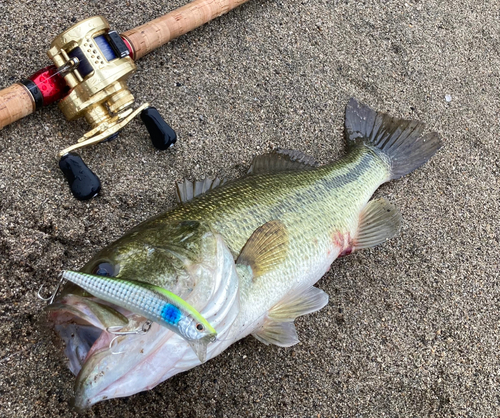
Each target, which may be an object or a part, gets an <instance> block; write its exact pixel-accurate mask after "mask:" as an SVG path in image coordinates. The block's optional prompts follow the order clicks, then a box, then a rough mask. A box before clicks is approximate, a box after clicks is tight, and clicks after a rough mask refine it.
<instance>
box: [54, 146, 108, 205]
mask: <svg viewBox="0 0 500 418" xmlns="http://www.w3.org/2000/svg"><path fill="white" fill-rule="evenodd" d="M59 168H60V169H61V170H62V172H63V173H64V177H66V180H68V183H69V187H70V188H71V192H72V193H73V196H75V197H76V198H77V199H78V200H88V199H92V198H93V197H94V196H95V195H97V193H99V190H101V182H100V181H99V178H98V177H97V176H96V175H95V174H94V173H93V172H92V171H91V170H90V168H88V167H87V166H86V165H85V163H84V162H83V160H82V159H81V157H80V156H79V155H76V154H71V153H68V154H66V155H63V156H62V157H61V159H60V160H59Z"/></svg>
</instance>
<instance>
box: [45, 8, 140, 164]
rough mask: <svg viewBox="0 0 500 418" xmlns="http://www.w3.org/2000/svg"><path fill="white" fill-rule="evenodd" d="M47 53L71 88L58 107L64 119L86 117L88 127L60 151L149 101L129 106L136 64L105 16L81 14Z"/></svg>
mask: <svg viewBox="0 0 500 418" xmlns="http://www.w3.org/2000/svg"><path fill="white" fill-rule="evenodd" d="M47 54H48V56H49V58H50V59H51V60H52V61H53V62H54V64H55V65H56V67H58V69H60V71H62V72H63V76H64V79H65V81H66V83H67V85H68V86H69V88H70V93H69V94H68V95H67V96H66V97H65V98H63V99H62V100H60V102H59V108H60V109H61V111H62V112H63V114H64V116H65V117H66V118H67V119H68V120H74V119H78V118H81V117H85V119H86V120H87V122H88V123H89V124H90V125H91V127H92V129H91V130H90V131H89V132H87V133H86V134H85V135H84V136H83V137H82V138H80V139H79V140H78V143H77V144H75V145H73V146H71V147H68V148H66V149H64V150H62V151H61V152H60V153H59V156H62V155H65V154H67V153H68V152H70V151H72V150H74V149H77V148H81V147H84V146H87V145H91V144H94V143H97V142H101V141H103V140H105V139H106V138H108V137H109V136H111V135H113V134H115V133H116V132H118V131H119V130H121V129H122V128H123V127H124V126H125V125H126V124H127V123H128V122H130V120H132V119H133V118H134V117H135V116H136V115H137V114H138V113H140V112H141V111H142V110H143V109H145V108H146V107H148V106H149V105H148V104H147V103H146V104H144V105H142V106H140V107H139V108H138V109H136V110H132V104H133V103H134V97H133V95H132V93H131V92H130V90H129V89H128V87H127V80H128V78H129V77H130V76H131V75H132V74H133V73H134V72H135V70H136V65H135V63H134V61H133V59H132V58H131V57H130V54H129V50H128V48H127V46H126V45H125V43H124V42H123V40H122V39H121V37H120V36H119V35H118V34H116V32H110V31H109V23H108V22H107V20H106V19H105V18H104V17H102V16H95V17H91V18H89V19H85V20H83V21H81V22H79V23H77V24H76V25H74V26H72V27H71V28H69V29H68V30H66V31H64V32H63V33H61V34H60V35H59V36H58V37H57V38H56V39H54V41H53V42H52V44H51V48H50V50H49V51H48V52H47Z"/></svg>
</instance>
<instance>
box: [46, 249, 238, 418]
mask: <svg viewBox="0 0 500 418" xmlns="http://www.w3.org/2000/svg"><path fill="white" fill-rule="evenodd" d="M225 254H226V257H224V260H223V262H222V260H221V263H220V266H219V268H218V271H217V272H216V273H214V274H213V277H212V278H211V281H212V285H211V286H210V294H209V297H207V298H205V299H204V301H203V305H202V307H201V308H200V307H198V306H197V309H198V311H199V312H200V314H201V315H202V316H203V317H204V318H205V319H206V320H207V321H208V322H209V323H210V324H211V325H212V326H213V328H214V329H215V330H216V332H217V339H216V340H215V341H213V338H212V337H210V339H207V340H206V341H205V340H204V341H203V342H201V343H200V344H199V345H198V346H195V347H192V344H191V345H190V343H189V342H188V341H187V340H185V339H183V338H182V337H181V336H180V335H178V334H176V333H174V332H173V331H171V330H169V329H167V328H165V327H163V326H161V325H159V324H157V323H152V324H151V327H150V328H149V330H147V332H143V325H144V323H145V322H146V321H147V320H146V318H144V317H142V316H140V315H137V314H134V313H132V312H130V311H127V310H125V309H123V308H120V307H118V306H115V305H112V304H109V303H107V302H104V301H102V300H99V299H97V298H94V297H88V296H85V293H83V292H82V290H81V289H80V288H78V287H77V286H74V285H72V284H69V283H68V284H67V285H66V286H65V288H64V289H63V290H62V292H61V294H60V296H59V297H58V298H56V300H55V301H54V303H52V304H50V305H48V306H47V308H46V309H47V312H48V319H49V322H50V323H51V325H52V327H53V328H54V330H55V331H56V333H57V334H59V336H60V338H61V340H62V341H63V342H64V345H65V348H64V354H65V356H66V358H67V359H68V366H69V369H70V370H71V371H72V372H73V374H75V376H76V381H75V387H74V391H75V397H74V400H73V402H72V406H73V407H74V408H75V409H76V410H77V411H83V410H85V409H88V408H90V407H91V406H92V405H93V404H95V403H97V402H100V401H103V400H106V399H112V398H118V397H125V396H130V395H133V394H135V393H137V392H141V391H145V390H149V389H152V388H153V387H155V386H156V385H158V384H159V383H161V382H163V381H164V380H166V379H168V378H170V377H171V376H173V375H175V374H177V373H180V372H183V371H186V370H188V369H190V368H192V367H195V366H197V365H199V364H201V363H202V362H201V361H200V359H199V358H198V356H197V353H196V352H195V351H196V350H198V354H199V350H200V347H201V348H203V347H202V346H203V345H205V346H206V360H209V359H211V358H213V357H215V356H216V355H218V354H220V353H221V352H222V351H223V350H224V349H225V348H227V347H228V346H229V345H231V344H232V343H233V342H234V341H236V340H237V339H239V338H238V337H237V336H238V333H237V332H236V331H235V330H237V328H238V327H234V326H233V325H234V323H235V321H236V318H237V317H238V314H239V312H240V300H239V279H238V275H237V273H236V268H235V265H234V259H233V258H232V256H231V255H230V253H229V251H227V252H226V253H225ZM197 296H198V297H199V295H197ZM187 301H189V299H187ZM116 329H119V331H120V333H128V334H127V335H121V334H119V333H117V332H116ZM137 331H138V332H137ZM240 338H241V337H240ZM203 360H205V358H203Z"/></svg>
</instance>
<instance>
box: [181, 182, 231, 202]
mask: <svg viewBox="0 0 500 418" xmlns="http://www.w3.org/2000/svg"><path fill="white" fill-rule="evenodd" d="M226 181H227V180H226V179H222V180H221V179H220V178H215V179H208V178H206V179H203V180H197V181H195V182H192V181H190V180H187V179H185V180H184V181H181V182H179V183H177V184H176V185H175V186H176V187H175V191H176V193H175V195H176V197H177V201H178V202H179V203H186V202H189V201H190V200H193V199H194V198H195V197H196V196H199V195H201V194H203V193H206V192H208V191H209V190H213V189H215V188H216V187H217V186H222V185H223V184H224V183H226Z"/></svg>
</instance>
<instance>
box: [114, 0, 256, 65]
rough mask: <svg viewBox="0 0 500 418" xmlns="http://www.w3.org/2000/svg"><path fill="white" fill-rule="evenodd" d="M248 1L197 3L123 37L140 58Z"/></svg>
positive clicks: (129, 32) (181, 8)
mask: <svg viewBox="0 0 500 418" xmlns="http://www.w3.org/2000/svg"><path fill="white" fill-rule="evenodd" d="M246 1H248V0H195V1H193V2H191V3H189V4H186V5H185V6H182V7H180V8H178V9H176V10H174V11H172V12H170V13H168V14H166V15H164V16H162V17H159V18H157V19H155V20H152V21H151V22H148V23H145V24H144V25H142V26H139V27H137V28H134V29H131V30H129V31H127V32H125V33H123V34H122V36H124V37H125V38H126V39H127V40H128V41H129V43H130V44H131V46H132V48H133V49H134V59H138V58H141V57H143V56H144V55H146V54H147V53H149V52H151V51H153V50H154V49H156V48H158V47H160V46H162V45H164V44H166V43H167V42H169V41H170V40H172V39H174V38H177V37H178V36H181V35H183V34H185V33H187V32H189V31H191V30H193V29H195V28H197V27H198V26H201V25H203V24H205V23H207V22H208V21H210V20H212V19H214V18H216V17H218V16H221V15H223V14H225V13H227V12H229V11H230V10H232V9H234V8H235V7H237V6H239V5H240V4H243V3H245V2H246Z"/></svg>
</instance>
